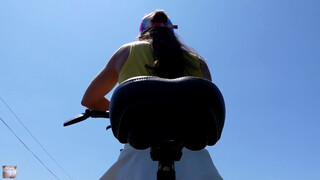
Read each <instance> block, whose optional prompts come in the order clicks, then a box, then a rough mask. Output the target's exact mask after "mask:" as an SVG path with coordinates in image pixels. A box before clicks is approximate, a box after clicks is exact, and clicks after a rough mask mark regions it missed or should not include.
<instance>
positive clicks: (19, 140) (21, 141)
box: [0, 117, 59, 179]
mask: <svg viewBox="0 0 320 180" xmlns="http://www.w3.org/2000/svg"><path fill="white" fill-rule="evenodd" d="M0 120H1V121H2V123H3V124H4V125H5V126H6V127H7V128H8V129H9V130H10V131H11V133H12V134H13V135H14V136H15V137H16V138H17V139H18V140H19V141H20V143H21V144H22V145H23V146H24V147H25V148H26V149H27V150H28V151H29V152H30V153H31V154H32V155H33V156H34V157H35V158H36V159H37V160H38V161H39V162H40V163H41V164H42V165H43V166H44V167H45V168H46V169H47V170H48V171H49V172H50V173H51V174H52V175H53V176H54V177H55V178H56V179H59V178H58V176H57V175H55V174H54V173H53V172H52V171H51V170H50V169H49V168H48V167H47V166H46V165H45V164H44V163H43V161H41V159H40V158H39V157H38V156H37V155H36V154H35V153H34V152H33V151H32V150H31V149H30V148H29V147H28V146H27V145H26V144H25V143H24V142H23V141H22V139H21V138H19V136H18V135H17V134H16V133H15V132H14V131H13V130H12V129H11V128H10V126H9V125H8V124H7V123H6V122H5V121H4V120H3V119H2V118H1V117H0Z"/></svg>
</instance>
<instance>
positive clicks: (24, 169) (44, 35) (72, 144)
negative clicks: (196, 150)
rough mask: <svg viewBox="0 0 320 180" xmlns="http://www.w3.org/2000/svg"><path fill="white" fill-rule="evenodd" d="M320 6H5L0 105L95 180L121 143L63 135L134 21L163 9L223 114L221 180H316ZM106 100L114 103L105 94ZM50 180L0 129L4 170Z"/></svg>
mask: <svg viewBox="0 0 320 180" xmlns="http://www.w3.org/2000/svg"><path fill="white" fill-rule="evenodd" d="M319 7H320V1H318V0H305V1H300V0H201V1H195V0H184V1H182V0H175V1H173V0H161V1H160V0H159V1H155V0H153V1H143V0H135V1H123V0H109V1H106V0H63V1H62V0H60V1H59V0H46V1H40V0H28V1H18V0H1V1H0V62H1V64H0V97H1V98H2V99H3V100H5V102H6V103H7V104H8V105H9V106H10V107H11V109H12V110H13V111H14V113H15V114H16V115H17V116H18V118H19V119H20V120H21V121H22V122H23V123H24V124H25V126H26V127H27V128H28V129H29V130H30V132H31V133H32V134H33V135H34V136H35V137H36V138H37V139H38V141H39V142H40V143H41V144H42V145H43V146H44V147H45V148H46V150H47V151H48V152H49V153H50V154H51V155H52V156H53V157H54V159H55V160H56V161H57V162H58V163H59V164H60V165H61V166H62V167H63V169H64V170H65V171H66V172H67V173H68V174H69V175H70V176H71V177H72V178H73V179H75V180H88V179H98V178H99V177H101V176H102V175H103V174H104V172H105V171H106V170H107V169H108V168H109V167H110V166H111V165H112V164H113V163H114V162H115V161H116V159H117V157H118V155H119V152H120V151H119V150H120V149H121V148H122V145H121V144H120V143H118V142H117V140H116V139H115V138H114V137H113V135H112V132H111V131H105V127H106V126H107V125H109V122H108V120H107V119H91V120H89V121H85V122H82V123H79V124H76V125H74V126H70V127H66V128H64V127H63V126H62V124H63V122H64V121H66V120H67V119H69V118H71V117H73V116H74V115H76V114H79V113H81V112H83V111H84V110H85V108H84V107H82V106H81V105H80V100H81V98H82V95H83V93H84V91H85V89H86V88H87V86H88V84H89V83H90V81H91V80H92V78H93V77H94V76H95V75H96V74H97V73H98V72H99V71H100V70H101V69H102V68H103V67H104V65H105V64H106V63H107V62H108V59H109V58H110V56H111V55H112V54H113V53H114V51H116V50H117V49H118V48H119V47H120V46H121V45H123V44H124V43H127V42H131V41H134V40H135V38H136V36H137V35H138V28H139V24H140V20H141V18H142V17H143V16H144V15H145V14H147V13H149V12H152V11H154V10H155V9H164V10H165V11H166V12H167V13H168V15H169V16H170V18H171V20H172V21H173V23H174V24H177V25H179V29H178V30H177V31H176V33H177V34H178V35H179V36H180V37H181V40H182V41H183V42H184V43H186V44H187V45H189V46H191V47H193V48H194V49H195V50H196V51H197V52H198V53H199V54H200V55H201V56H202V57H203V58H205V60H206V61H207V63H208V65H209V68H210V70H211V72H212V77H213V82H214V83H215V84H216V85H217V86H218V87H219V88H220V90H221V91H222V93H223V95H224V98H225V102H226V108H227V116H226V123H225V127H224V131H223V134H222V138H221V140H220V141H219V142H218V143H217V145H215V146H213V147H208V148H207V149H208V150H209V152H210V154H211V156H212V159H213V161H214V163H215V165H216V167H217V169H218V170H219V172H220V173H221V175H222V176H223V177H224V178H225V179H226V180H257V179H259V180H287V179H288V180H289V179H290V180H318V179H320V156H319V153H320V141H319V137H320V122H319V114H318V112H319V107H320V95H319V92H320V79H319V77H320V71H319V67H320V63H319V60H320V11H319V10H320V9H319ZM107 97H109V98H110V97H111V94H109V95H107ZM0 117H1V118H2V119H3V120H5V121H6V123H7V124H8V125H9V126H10V127H11V128H12V129H13V131H14V132H15V133H16V134H17V135H18V136H19V137H20V138H21V139H22V140H23V142H24V143H25V144H26V145H27V146H28V147H29V148H30V149H31V150H32V151H33V152H34V153H35V154H36V155H37V156H38V157H39V158H40V159H41V160H42V161H43V163H44V164H45V165H46V166H47V167H48V168H49V169H50V170H51V171H52V172H53V173H54V174H55V175H56V176H57V177H58V178H59V179H62V180H64V179H70V178H69V177H68V176H67V175H66V174H65V173H64V172H63V171H62V170H61V169H60V168H59V167H58V166H57V165H56V164H55V163H54V162H53V161H52V160H51V159H50V158H49V157H48V155H47V154H46V153H45V152H44V151H43V150H42V149H41V148H40V147H39V145H38V144H37V143H36V142H35V141H34V140H33V139H32V137H31V136H30V135H29V134H28V133H27V132H26V130H25V129H24V128H23V127H22V126H21V125H20V124H19V122H18V121H17V120H16V118H15V117H14V115H12V113H11V112H10V111H9V110H8V109H7V107H6V106H5V104H4V103H3V102H2V101H0ZM2 165H17V166H18V178H19V179H22V180H29V179H36V180H38V179H39V180H43V179H46V180H51V179H52V180H54V179H57V178H56V177H55V176H53V175H52V174H51V173H50V172H49V171H48V170H47V169H46V168H45V167H44V166H43V165H42V164H41V163H40V162H39V161H38V160H37V159H36V158H35V157H34V156H33V155H32V154H31V153H30V152H29V151H28V150H27V149H26V148H25V147H24V146H23V145H22V144H21V143H20V142H19V141H18V140H17V139H16V137H15V136H14V135H13V134H12V133H11V132H10V131H9V130H8V128H7V127H6V126H5V125H4V124H3V123H2V122H0V166H2Z"/></svg>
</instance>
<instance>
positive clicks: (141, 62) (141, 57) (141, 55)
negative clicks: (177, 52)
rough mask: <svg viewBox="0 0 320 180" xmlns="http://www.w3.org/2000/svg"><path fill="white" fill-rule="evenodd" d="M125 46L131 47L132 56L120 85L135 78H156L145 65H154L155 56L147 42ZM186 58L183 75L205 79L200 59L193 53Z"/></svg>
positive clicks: (186, 55) (125, 65)
mask: <svg viewBox="0 0 320 180" xmlns="http://www.w3.org/2000/svg"><path fill="white" fill-rule="evenodd" d="M125 46H130V54H129V56H128V59H127V61H126V63H125V64H124V66H123V67H122V69H121V71H120V74H119V78H118V81H119V84H120V83H122V82H123V81H125V80H127V79H129V78H132V77H135V76H156V75H155V74H154V73H153V72H152V70H150V69H148V68H146V67H145V65H147V64H148V65H151V64H153V55H152V51H151V46H150V44H149V43H148V42H146V41H136V42H132V43H129V44H126V45H125ZM185 58H186V60H187V61H188V63H187V65H185V68H184V71H183V75H184V76H195V77H201V78H203V75H202V71H201V67H200V57H199V56H197V55H196V54H193V53H186V54H185Z"/></svg>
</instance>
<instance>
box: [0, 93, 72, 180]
mask: <svg viewBox="0 0 320 180" xmlns="http://www.w3.org/2000/svg"><path fill="white" fill-rule="evenodd" d="M0 99H1V101H2V102H3V104H4V105H5V106H6V107H7V108H8V109H9V111H10V112H11V113H12V114H13V116H14V117H15V118H16V119H17V120H18V121H19V123H20V124H21V125H22V127H23V128H24V129H25V130H26V131H27V132H28V134H29V135H30V136H31V137H32V138H33V140H34V141H36V143H37V144H38V145H39V146H40V147H41V149H42V150H43V151H44V152H45V153H46V154H47V155H48V156H49V157H50V159H51V160H52V161H53V162H54V163H55V164H56V165H57V166H58V167H59V168H60V170H62V171H63V172H64V174H65V175H67V176H68V177H69V178H70V179H72V180H73V178H72V177H71V176H70V175H69V174H68V173H67V171H66V170H64V168H63V167H62V166H61V165H60V164H59V163H58V162H57V161H56V160H55V158H54V157H53V156H52V155H51V154H50V153H49V152H48V151H47V150H46V148H44V146H43V145H42V144H41V143H40V142H39V141H38V140H37V138H36V137H35V136H34V135H33V134H32V133H31V131H30V130H29V129H28V128H27V127H26V126H25V125H24V123H23V122H22V121H21V120H20V118H19V117H18V116H17V115H16V113H15V112H14V111H13V110H12V109H11V108H10V106H9V105H8V104H7V103H6V102H5V101H4V99H3V98H2V97H1V96H0ZM1 121H2V122H3V123H4V124H5V125H6V126H7V127H8V128H9V129H10V131H11V132H12V133H13V134H14V135H15V136H16V137H17V138H18V139H19V141H20V142H21V143H22V144H23V145H24V146H25V147H26V148H27V149H28V150H29V151H30V149H29V148H28V147H27V146H26V145H25V143H23V141H21V139H20V138H19V137H18V136H17V135H16V134H15V133H14V132H13V131H12V129H11V128H10V127H9V126H8V125H7V124H6V123H5V121H4V120H3V119H2V118H1ZM30 152H31V153H32V154H33V155H34V156H35V154H34V153H33V152H32V151H30ZM35 157H36V158H37V159H38V160H39V161H40V162H41V163H42V161H41V160H40V159H39V158H38V157H37V156H35ZM42 164H43V163H42ZM43 165H44V164H43ZM47 169H48V168H47ZM48 170H49V169H48ZM49 171H50V170H49ZM50 172H51V171H50ZM51 173H52V172H51Z"/></svg>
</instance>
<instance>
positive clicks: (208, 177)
mask: <svg viewBox="0 0 320 180" xmlns="http://www.w3.org/2000/svg"><path fill="white" fill-rule="evenodd" d="M182 153H183V154H182V157H181V160H180V161H176V162H175V171H176V180H222V179H223V178H222V177H221V176H220V174H219V172H218V170H217V169H216V167H215V166H214V164H213V162H212V160H211V157H210V154H209V153H208V151H207V150H206V149H203V150H200V151H190V150H187V149H185V148H184V149H183V150H182ZM157 170H158V162H157V161H152V159H151V157H150V149H146V150H136V149H134V148H132V147H131V146H130V145H128V144H126V145H125V146H124V149H123V150H122V151H121V153H120V156H119V158H118V161H117V162H116V163H115V164H114V165H113V166H111V168H110V169H109V170H108V171H107V172H106V173H105V174H104V175H103V176H102V177H101V179H100V180H156V179H157Z"/></svg>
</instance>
